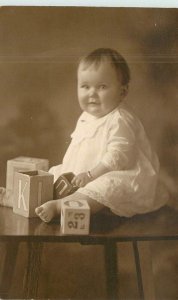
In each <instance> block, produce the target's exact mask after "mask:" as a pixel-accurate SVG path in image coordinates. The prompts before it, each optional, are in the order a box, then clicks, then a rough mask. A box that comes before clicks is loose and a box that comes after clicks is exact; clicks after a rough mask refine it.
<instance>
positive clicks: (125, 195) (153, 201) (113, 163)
mask: <svg viewBox="0 0 178 300" xmlns="http://www.w3.org/2000/svg"><path fill="white" fill-rule="evenodd" d="M71 137H72V141H71V143H70V145H69V148H68V150H67V152H66V154H65V156H64V159H63V162H62V164H61V165H58V166H54V167H52V168H51V169H50V170H49V172H50V173H52V174H53V175H54V181H55V180H56V179H57V178H58V176H59V175H61V174H63V173H66V172H73V173H74V174H75V175H77V174H79V173H81V172H87V171H89V170H92V168H94V167H96V166H97V165H98V163H99V162H102V163H103V164H104V165H105V166H106V167H107V168H108V169H109V170H110V171H109V172H107V173H105V174H104V175H102V176H100V177H98V178H96V179H95V180H93V181H91V182H89V183H88V184H87V185H86V186H85V187H83V188H79V189H78V192H80V193H81V194H85V195H87V196H89V197H90V198H92V199H94V200H96V201H98V202H100V203H101V204H103V205H105V206H106V207H108V208H110V209H111V211H112V212H113V213H115V214H117V215H119V216H126V217H130V216H133V215H135V214H140V213H146V212H150V211H153V210H156V209H158V208H160V207H161V206H163V205H164V204H165V203H166V201H167V194H166V193H165V191H164V189H163V190H162V187H161V185H160V183H159V161H158V158H157V156H156V154H155V153H154V151H153V150H152V149H151V146H150V143H149V141H148V138H147V136H146V134H145V131H144V128H143V126H142V124H141V123H140V121H139V120H138V118H137V117H136V116H135V115H134V114H133V113H131V112H130V111H129V109H128V106H127V105H126V104H125V103H122V104H120V105H119V107H117V108H116V109H114V110H113V111H112V112H110V113H109V114H107V115H105V116H104V117H102V118H95V117H94V116H92V115H90V114H88V113H86V112H83V113H82V114H81V116H80V117H79V119H78V122H77V126H76V129H75V131H74V132H73V133H72V135H71Z"/></svg>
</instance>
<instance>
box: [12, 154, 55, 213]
mask: <svg viewBox="0 0 178 300" xmlns="http://www.w3.org/2000/svg"><path fill="white" fill-rule="evenodd" d="M48 168H49V161H48V160H47V159H41V158H35V157H26V156H19V157H16V158H14V159H10V160H8V161H7V172H6V191H7V193H8V195H9V196H8V197H6V206H10V207H12V206H13V186H14V173H15V172H18V171H22V172H24V171H34V170H44V171H48Z"/></svg>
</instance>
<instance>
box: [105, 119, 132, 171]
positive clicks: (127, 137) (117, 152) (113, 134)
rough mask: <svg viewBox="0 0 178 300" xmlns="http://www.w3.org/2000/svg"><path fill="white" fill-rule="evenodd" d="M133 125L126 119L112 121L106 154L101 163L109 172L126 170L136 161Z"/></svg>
mask: <svg viewBox="0 0 178 300" xmlns="http://www.w3.org/2000/svg"><path fill="white" fill-rule="evenodd" d="M134 129H135V128H134V124H131V122H130V121H129V120H127V118H125V119H124V118H121V117H120V118H116V119H115V120H112V123H111V126H110V128H109V130H108V141H107V148H106V153H105V154H104V156H103V158H102V163H103V164H104V165H105V166H106V167H107V168H108V169H109V170H111V171H114V170H126V169H129V168H131V167H132V166H133V164H134V163H135V161H136V142H135V141H136V139H135V130H134Z"/></svg>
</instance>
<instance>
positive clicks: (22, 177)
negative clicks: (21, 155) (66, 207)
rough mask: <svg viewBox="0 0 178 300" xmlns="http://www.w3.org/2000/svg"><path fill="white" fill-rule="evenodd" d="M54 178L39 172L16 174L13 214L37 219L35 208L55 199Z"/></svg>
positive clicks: (46, 173)
mask: <svg viewBox="0 0 178 300" xmlns="http://www.w3.org/2000/svg"><path fill="white" fill-rule="evenodd" d="M53 180H54V176H53V175H52V174H50V173H48V172H45V171H41V170H37V171H28V172H15V176H14V191H13V194H14V197H13V212H14V213H17V214H19V215H22V216H24V217H36V214H35V208H36V207H37V206H40V205H41V204H43V203H45V202H47V201H49V200H52V199H53Z"/></svg>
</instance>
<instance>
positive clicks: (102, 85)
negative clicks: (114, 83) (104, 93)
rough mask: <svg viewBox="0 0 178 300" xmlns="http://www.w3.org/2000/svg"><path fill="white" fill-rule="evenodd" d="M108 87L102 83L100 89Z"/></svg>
mask: <svg viewBox="0 0 178 300" xmlns="http://www.w3.org/2000/svg"><path fill="white" fill-rule="evenodd" d="M106 88H107V85H106V84H100V86H99V89H100V90H105V89H106Z"/></svg>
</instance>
